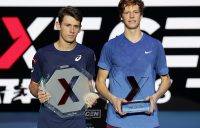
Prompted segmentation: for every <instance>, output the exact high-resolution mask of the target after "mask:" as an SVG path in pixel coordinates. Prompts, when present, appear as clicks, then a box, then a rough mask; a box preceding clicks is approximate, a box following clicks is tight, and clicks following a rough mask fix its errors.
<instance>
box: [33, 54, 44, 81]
mask: <svg viewBox="0 0 200 128" xmlns="http://www.w3.org/2000/svg"><path fill="white" fill-rule="evenodd" d="M41 78H42V73H41V68H40V59H39V54H38V53H36V54H35V55H34V57H33V60H32V71H31V80H33V81H34V82H36V83H39V81H40V79H41Z"/></svg>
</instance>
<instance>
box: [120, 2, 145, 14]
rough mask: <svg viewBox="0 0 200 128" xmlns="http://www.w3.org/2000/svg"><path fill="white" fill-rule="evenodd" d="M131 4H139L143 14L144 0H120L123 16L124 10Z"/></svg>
mask: <svg viewBox="0 0 200 128" xmlns="http://www.w3.org/2000/svg"><path fill="white" fill-rule="evenodd" d="M129 5H138V6H139V9H140V13H141V14H142V15H143V10H144V2H143V1H142V0H120V1H119V4H118V10H119V14H120V17H121V16H122V13H123V12H124V9H125V7H126V6H129Z"/></svg>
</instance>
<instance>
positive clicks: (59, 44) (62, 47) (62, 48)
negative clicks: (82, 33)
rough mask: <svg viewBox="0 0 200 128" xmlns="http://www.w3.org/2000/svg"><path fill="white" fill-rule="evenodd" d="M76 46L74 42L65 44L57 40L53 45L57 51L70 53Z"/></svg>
mask: <svg viewBox="0 0 200 128" xmlns="http://www.w3.org/2000/svg"><path fill="white" fill-rule="evenodd" d="M76 44H77V43H76V42H73V43H67V42H63V41H60V40H58V41H56V42H55V43H54V46H55V48H56V49H57V50H59V51H71V50H73V49H74V48H75V47H76Z"/></svg>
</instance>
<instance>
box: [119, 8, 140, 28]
mask: <svg viewBox="0 0 200 128" xmlns="http://www.w3.org/2000/svg"><path fill="white" fill-rule="evenodd" d="M121 16H122V20H123V22H124V24H125V27H126V28H128V29H137V28H139V26H140V21H141V18H142V14H141V12H140V9H139V6H138V5H128V6H126V7H125V8H124V11H123V12H122V15H121Z"/></svg>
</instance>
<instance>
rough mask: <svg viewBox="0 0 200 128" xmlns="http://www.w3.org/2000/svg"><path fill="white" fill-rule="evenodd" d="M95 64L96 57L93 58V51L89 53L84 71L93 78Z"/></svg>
mask: <svg viewBox="0 0 200 128" xmlns="http://www.w3.org/2000/svg"><path fill="white" fill-rule="evenodd" d="M95 64H96V56H95V54H94V51H92V52H89V54H88V60H87V66H86V70H87V71H88V72H89V73H90V74H91V75H92V76H93V77H95Z"/></svg>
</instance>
